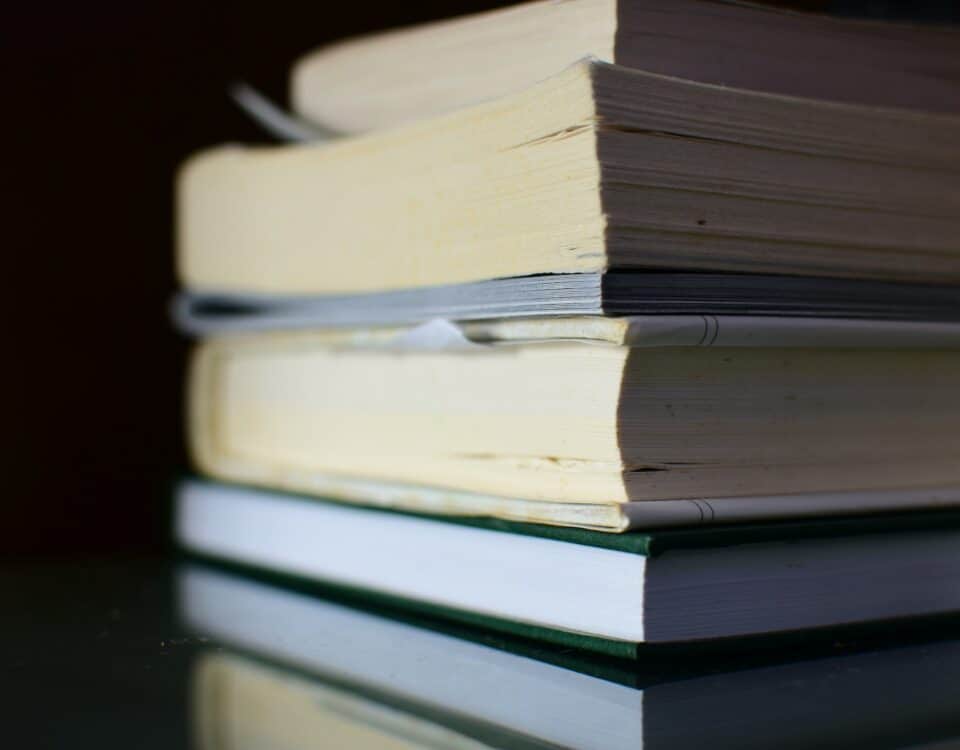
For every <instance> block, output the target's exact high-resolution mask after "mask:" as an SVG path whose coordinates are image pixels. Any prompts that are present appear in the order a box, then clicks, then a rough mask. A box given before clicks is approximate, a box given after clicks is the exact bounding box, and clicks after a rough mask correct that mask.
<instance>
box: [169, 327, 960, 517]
mask: <svg viewBox="0 0 960 750" xmlns="http://www.w3.org/2000/svg"><path fill="white" fill-rule="evenodd" d="M958 381H960V325H958V324H956V323H920V322H914V323H908V322H888V323H882V322H879V321H849V320H808V319H779V318H749V317H748V318H737V317H731V318H724V317H720V316H717V317H713V318H710V317H703V316H676V317H672V316H663V317H657V316H650V317H643V318H618V319H612V318H560V319H556V320H554V319H531V320H516V321H499V322H498V321H486V322H481V321H478V322H475V323H470V324H462V325H461V326H459V327H458V326H455V325H453V324H451V323H448V322H444V321H434V322H433V323H429V324H426V325H424V326H419V327H416V328H413V329H371V330H364V329H360V330H353V329H346V330H344V331H341V332H338V331H336V330H331V331H325V332H324V331H304V332H300V333H287V334H281V333H276V332H274V333H263V334H248V335H233V336H220V337H214V338H212V339H210V340H208V341H205V342H202V343H201V344H200V345H199V347H198V348H197V349H196V351H195V353H194V357H193V361H192V366H191V371H190V376H189V384H188V397H189V425H188V432H189V438H190V451H191V455H192V457H193V460H194V463H195V465H196V466H197V467H198V468H199V470H200V471H201V472H203V473H204V474H207V475H209V476H211V477H216V478H220V479H223V480H228V481H235V482H244V483H249V484H257V485H263V486H268V487H274V488H280V489H288V490H294V491H298V492H305V493H314V494H322V495H327V496H334V497H341V498H344V499H349V500H354V501H358V502H367V503H377V504H386V505H393V506H396V507H402V508H408V509H414V510H416V509H425V510H442V512H449V513H454V514H457V513H459V514H483V515H492V516H500V517H507V518H514V519H522V520H529V521H533V522H539V523H561V524H573V525H579V526H589V527H594V528H606V529H608V530H613V531H617V530H623V529H625V528H628V527H629V526H631V525H632V524H635V523H638V522H640V521H639V520H638V519H646V522H647V523H649V522H650V519H657V518H659V519H661V522H663V521H665V520H667V519H668V518H682V519H686V520H688V521H692V520H695V519H698V518H700V517H701V516H704V515H707V516H710V517H714V516H716V517H718V518H721V519H723V518H726V519H727V520H733V519H735V518H737V517H740V518H743V517H754V518H757V517H764V516H768V517H769V516H784V515H786V516H795V515H798V514H799V515H804V514H809V513H850V512H868V511H869V510H870V509H878V508H879V509H890V508H891V507H904V506H905V505H906V506H908V507H923V506H929V505H931V504H934V505H935V504H945V503H950V502H953V498H955V491H956V488H957V486H958V485H960V462H958V461H957V456H958V454H960V434H958V432H957V429H956V415H957V414H958V413H960V390H958V389H957V388H956V383H957V382H958ZM865 490H890V491H893V492H892V493H883V492H879V493H872V492H864V491H865ZM671 500H676V501H681V502H674V503H668V501H671ZM664 503H667V504H664Z"/></svg>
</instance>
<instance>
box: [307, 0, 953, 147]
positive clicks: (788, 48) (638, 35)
mask: <svg viewBox="0 0 960 750" xmlns="http://www.w3.org/2000/svg"><path fill="white" fill-rule="evenodd" d="M958 47H960V38H958V34H957V32H956V31H955V30H952V29H949V28H938V27H930V26H928V27H924V26H919V25H907V24H893V23H878V22H868V21H856V20H852V19H841V18H830V17H827V16H822V15H815V14H811V13H797V12H791V11H788V10H783V9H777V8H772V7H769V6H767V7H764V6H761V5H755V4H749V3H741V2H710V1H704V0H619V2H618V1H617V0H566V1H565V2H556V1H555V0H554V1H547V2H533V3H523V4H520V5H516V6H514V7H510V8H505V9H501V10H494V11H489V12H486V13H480V14H476V15H472V16H466V17H463V18H456V19H451V20H444V21H438V22H434V23H428V24H423V25H420V26H415V27H412V28H405V29H396V30H390V31H387V32H385V33H379V34H373V35H369V36H365V37H361V38H358V39H348V40H346V41H341V42H338V43H336V44H333V45H330V46H326V47H323V48H321V49H319V50H317V51H314V52H311V53H309V54H307V55H305V56H304V57H303V58H301V59H300V60H299V61H298V62H297V64H296V66H295V67H294V70H293V73H292V76H291V99H292V103H293V107H294V109H295V110H296V111H297V112H298V113H299V114H301V115H302V116H304V117H306V118H309V119H312V120H314V121H316V122H320V123H323V124H324V125H326V126H328V127H332V128H336V129H339V130H341V131H345V132H356V131H365V130H373V129H377V128H384V127H390V126H394V125H397V124H399V123H403V122H407V121H410V120H415V119H417V118H421V117H424V116H429V115H436V114H441V113H444V112H449V111H452V110H455V109H458V108H461V107H465V106H468V105H471V104H474V103H476V102H479V101H484V100H487V99H493V98H496V97H499V96H503V95H505V94H508V93H511V92H514V91H517V90H519V89H521V88H522V87H524V86H529V85H531V84H534V83H536V82H537V81H541V80H543V79H544V78H547V77H548V76H551V75H553V74H554V73H555V72H556V71H557V70H560V69H561V68H564V67H566V66H567V65H569V64H571V63H572V62H574V61H575V60H579V59H580V58H583V57H588V56H593V57H597V58H598V59H601V60H605V61H607V62H615V63H618V64H620V65H625V66H628V67H633V68H639V69H641V70H646V71H650V72H651V73H659V74H663V75H670V76H676V77H679V78H687V79H690V80H693V81H700V82H703V83H710V84H717V85H721V86H731V87H735V88H745V89H756V90H759V91H766V92H771V93H776V94H786V95H790V96H802V97H810V98H816V99H825V100H833V101H839V102H844V103H859V104H868V105H876V106H895V107H912V108H918V109H924V110H930V111H946V112H953V113H960V96H958V94H957V91H958V87H960V58H958V56H957V54H956V50H957V48H958Z"/></svg>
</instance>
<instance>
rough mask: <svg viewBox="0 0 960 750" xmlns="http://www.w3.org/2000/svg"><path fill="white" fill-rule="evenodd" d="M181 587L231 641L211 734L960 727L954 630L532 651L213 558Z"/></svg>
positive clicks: (483, 742) (202, 616) (769, 741)
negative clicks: (245, 572)
mask: <svg viewBox="0 0 960 750" xmlns="http://www.w3.org/2000/svg"><path fill="white" fill-rule="evenodd" d="M178 587H179V597H180V611H181V617H182V619H183V620H184V622H185V624H186V626H187V627H188V628H189V629H191V630H192V631H193V632H196V633H199V634H203V635H204V636H212V637H214V638H215V639H216V640H217V641H218V644H220V649H219V650H218V651H217V652H213V651H212V650H211V651H208V652H207V654H206V655H205V656H204V657H203V658H201V659H200V660H199V662H198V663H197V664H196V666H195V678H194V681H193V691H192V693H193V701H192V702H193V706H194V725H195V727H196V729H197V731H196V736H197V737H198V739H199V740H200V741H199V744H198V747H200V748H211V749H212V748H214V747H215V748H217V749H218V750H221V749H222V750H234V749H235V748H241V747H284V748H288V749H289V750H301V749H302V750H306V748H312V747H329V746H330V743H329V742H328V743H327V744H324V740H326V739H327V737H329V736H343V737H351V738H356V739H357V740H364V739H367V738H369V737H371V736H373V737H376V738H377V740H379V741H381V742H387V741H392V742H399V743H405V742H414V743H416V744H417V746H421V747H422V746H427V747H443V748H449V747H458V748H460V747H477V746H479V747H513V748H543V747H573V748H584V749H586V748H603V749H604V750H616V749H617V748H631V750H637V749H638V748H643V747H647V748H658V747H663V748H671V749H672V750H677V749H678V748H702V747H714V748H726V747H731V748H733V747H735V748H741V749H742V748H764V749H766V748H769V747H814V746H816V747H851V746H858V747H868V746H869V747H906V746H914V745H926V744H928V743H934V742H935V741H937V740H939V741H949V740H951V739H955V738H956V737H957V736H958V735H960V711H958V709H960V702H958V700H960V699H958V697H957V691H956V689H955V687H956V686H955V680H954V675H955V674H956V672H957V669H958V668H960V645H958V643H957V641H956V640H950V639H944V640H940V641H927V642H923V641H921V642H918V643H913V644H910V645H898V646H891V645H890V644H882V645H874V646H873V647H870V648H865V647H863V646H859V647H857V648H852V647H850V646H847V647H846V648H845V649H844V648H836V647H833V648H830V649H822V648H821V649H819V650H817V651H814V652H813V653H811V654H805V655H802V656H801V655H797V654H796V652H793V653H784V652H779V653H778V654H776V655H773V656H771V655H769V654H768V655H766V656H765V657H763V658H759V659H758V658H753V659H749V658H745V657H744V655H742V654H741V655H740V656H738V657H736V658H728V659H726V660H721V661H719V662H718V661H717V660H716V659H713V660H711V659H709V658H706V657H705V656H704V655H687V657H686V658H673V659H670V660H657V659H652V658H650V657H646V658H642V659H639V660H637V661H636V662H635V663H612V662H611V661H609V660H607V661H601V660H598V659H593V660H586V659H577V658H574V656H573V655H571V653H570V651H569V650H566V651H563V650H560V649H554V650H553V651H549V650H547V649H541V650H539V651H538V652H537V654H538V657H539V658H538V657H535V656H532V655H531V654H530V653H529V651H530V649H529V646H528V645H527V644H526V643H524V642H522V641H520V640H519V639H510V638H499V639H492V638H489V637H481V638H478V639H475V640H471V639H469V638H468V637H464V635H465V634H464V632H463V631H462V630H461V631H459V632H457V631H453V632H451V631H450V630H449V629H446V630H445V629H443V628H441V627H439V626H438V625H437V624H432V627H431V626H428V625H426V624H424V623H420V624H411V623H408V622H404V621H401V620H398V619H396V618H391V617H389V616H387V615H385V614H383V613H381V612H377V611H375V610H374V611H371V610H363V609H358V608H356V607H353V606H345V605H343V604H341V603H338V602H336V601H331V600H329V599H326V600H325V599H320V598H316V597H310V596H305V595H303V594H300V593H297V592H295V591H291V590H287V589H284V588H280V587H276V586H271V585H266V584H264V583H261V582H258V581H253V580H248V579H244V578H240V577H236V576H233V575H229V574H226V573H223V572H222V571H218V570H215V569H210V568H206V569H204V568H198V567H189V568H184V569H182V571H181V572H180V575H179V578H178ZM224 646H226V650H223V647H224ZM351 727H352V731H350V730H351ZM332 732H336V733H337V734H336V735H332V734H330V733H332ZM348 732H349V734H348ZM338 746H346V745H345V744H341V745H338ZM350 746H351V747H353V746H354V745H350ZM358 746H360V745H358ZM376 746H377V747H383V746H385V745H376ZM401 746H406V745H401Z"/></svg>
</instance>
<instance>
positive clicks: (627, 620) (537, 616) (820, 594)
mask: <svg viewBox="0 0 960 750" xmlns="http://www.w3.org/2000/svg"><path fill="white" fill-rule="evenodd" d="M176 524H177V529H176V534H177V538H178V541H179V543H180V545H181V546H182V547H183V548H184V549H186V550H187V551H188V552H192V553H196V554H199V555H203V556H206V557H210V558H215V559H219V560H222V561H228V562H231V563H234V564H239V565H242V566H245V567H248V568H256V569H261V570H265V571H270V572H272V573H275V574H280V575H283V576H289V577H292V578H296V579H300V580H303V581H308V582H315V583H322V584H325V585H332V586H336V587H340V588H342V589H348V590H350V591H352V592H354V593H355V594H359V595H361V596H363V597H367V598H370V599H374V600H383V601H387V602H390V603H392V604H400V605H402V606H405V607H409V608H413V609H417V610H420V611H424V612H427V613H430V614H434V615H442V616H443V617H447V618H452V619H456V620H460V621H467V622H472V623H475V624H480V625H483V626H484V627H487V628H492V629H496V630H500V631H503V632H510V633H513V634H519V635H523V636H526V637H532V638H537V639H541V640H545V641H552V642H554V643H561V644H564V645H568V646H575V647H578V648H586V649H591V650H595V651H602V652H605V653H608V654H612V655H617V656H622V657H630V656H635V655H636V653H637V651H638V648H639V646H640V644H647V645H660V644H676V643H690V642H703V641H715V640H719V639H729V638H737V637H744V636H760V635H770V634H779V633H787V632H791V631H808V630H812V629H824V628H828V627H836V626H841V625H860V624H864V623H877V622H886V621H893V620H898V619H902V618H907V617H919V616H933V615H944V614H951V613H956V612H960V586H957V581H958V580H960V514H955V513H954V514H949V513H916V514H901V515H891V516H885V517H883V516H876V517H872V518H859V519H848V520H832V521H808V522H799V521H798V522H790V523H777V524H764V525H739V526H726V527H720V526H713V527H702V528H695V529H665V530H658V531H649V532H643V533H640V532H631V533H627V534H617V535H613V534H605V533H601V532H593V531H585V530H578V529H563V528H556V527H548V526H536V525H532V524H519V523H511V522H504V521H496V520H469V519H459V520H457V519H451V518H449V517H446V518H442V519H441V518H435V517H429V516H421V515H413V514H402V513H398V512H391V511H384V510H375V509H370V508H363V507H358V506H353V505H346V504H337V503H333V502H323V501H319V500H316V499H312V498H305V497H299V496H291V495H283V494H279V493H270V492H263V491H258V490H252V489H246V488H241V487H234V486H229V485H220V484H215V483H212V482H202V481H193V480H191V481H187V482H184V483H183V484H182V485H181V487H180V490H179V496H178V500H177V521H176Z"/></svg>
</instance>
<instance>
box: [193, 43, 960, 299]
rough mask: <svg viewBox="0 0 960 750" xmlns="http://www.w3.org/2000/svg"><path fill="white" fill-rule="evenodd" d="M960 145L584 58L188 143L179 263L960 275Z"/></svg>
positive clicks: (250, 279)
mask: <svg viewBox="0 0 960 750" xmlns="http://www.w3.org/2000/svg"><path fill="white" fill-rule="evenodd" d="M958 144H960V116H955V115H934V114H927V113H917V112H913V111H908V110H898V109H880V108H870V107H859V106H852V105H842V104H834V103H825V102H821V101H817V100H810V99H799V98H789V97H779V96H771V95H766V94H758V93H754V92H748V91H742V90H737V89H729V88H723V87H719V86H711V85H707V84H698V83H693V82H689V81H684V80H681V79H677V78H669V77H665V76H659V75H654V74H650V73H643V72H639V71H635V70H631V69H627V68H623V67H619V66H615V65H610V64H606V63H600V62H595V61H592V62H591V61H586V62H582V63H579V64H577V65H574V66H572V67H570V68H568V69H567V70H565V71H563V72H561V73H559V74H558V75H555V76H554V77H552V78H550V79H548V80H545V81H542V82H540V83H538V84H536V85H534V86H532V87H530V88H528V89H526V90H524V91H522V92H520V93H517V94H512V95H510V96H506V97H503V98H501V99H495V100H492V101H489V102H486V103H482V104H478V105H476V106H474V107H470V108H467V109H463V110H459V111H457V112H454V113H451V114H448V115H441V116H438V117H435V118H432V119H428V120H423V121H420V122H418V123H414V124H411V125H407V126H402V127H398V128H395V129H392V130H389V131H385V132H380V133H376V134H369V135H361V136H357V137H353V138H344V139H340V140H335V141H332V142H328V143H319V144H312V143H308V144H298V145H281V146H264V147H253V148H248V147H240V146H227V147H220V148H215V149H212V150H210V151H207V152H203V153H201V154H198V155H196V156H194V157H193V158H191V159H190V160H188V161H187V163H186V164H185V165H184V167H183V168H182V169H181V171H180V174H179V177H178V185H177V209H178V210H177V213H178V223H177V252H178V269H179V275H180V278H181V280H182V282H183V285H184V286H185V288H186V289H187V290H189V291H194V292H205V293H219V294H243V295H323V294H352V293H362V292H379V291H391V290H401V289H411V288H420V287H431V286H442V285H450V284H460V283H467V282H474V281H483V280H488V279H496V278H506V277H522V276H530V275H536V274H559V273H565V274H566V273H594V274H595V273H603V272H605V271H609V270H649V269H661V270H664V269H668V270H673V271H714V272H716V271H721V272H731V273H742V274H747V273H758V274H759V273H765V274H775V275H788V276H791V275H811V276H821V277H841V278H859V279H876V280H887V281H899V282H913V283H930V284H955V283H956V282H957V281H958V280H960V247H958V244H957V237H958V236H960V211H958V205H960V198H958V195H957V191H956V190H955V185H956V181H957V174H958V172H960V145H958Z"/></svg>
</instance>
